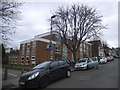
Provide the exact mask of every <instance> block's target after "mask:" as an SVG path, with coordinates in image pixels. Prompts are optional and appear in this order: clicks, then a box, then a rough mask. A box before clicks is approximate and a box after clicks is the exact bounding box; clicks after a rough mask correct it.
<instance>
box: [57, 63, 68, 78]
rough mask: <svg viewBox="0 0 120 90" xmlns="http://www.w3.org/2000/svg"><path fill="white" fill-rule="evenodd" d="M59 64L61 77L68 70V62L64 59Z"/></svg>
mask: <svg viewBox="0 0 120 90" xmlns="http://www.w3.org/2000/svg"><path fill="white" fill-rule="evenodd" d="M59 65H60V75H61V76H60V77H62V76H64V75H65V73H66V72H67V65H66V62H64V61H59Z"/></svg>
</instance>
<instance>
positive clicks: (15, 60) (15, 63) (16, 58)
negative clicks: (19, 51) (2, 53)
mask: <svg viewBox="0 0 120 90" xmlns="http://www.w3.org/2000/svg"><path fill="white" fill-rule="evenodd" d="M15 64H17V56H16V57H15Z"/></svg>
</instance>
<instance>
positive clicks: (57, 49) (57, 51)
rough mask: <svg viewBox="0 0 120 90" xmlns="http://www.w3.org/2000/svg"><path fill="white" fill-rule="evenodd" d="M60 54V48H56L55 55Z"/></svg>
mask: <svg viewBox="0 0 120 90" xmlns="http://www.w3.org/2000/svg"><path fill="white" fill-rule="evenodd" d="M60 52H61V50H60V46H56V47H55V53H58V54H60Z"/></svg>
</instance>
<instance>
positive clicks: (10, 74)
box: [2, 72, 18, 77]
mask: <svg viewBox="0 0 120 90" xmlns="http://www.w3.org/2000/svg"><path fill="white" fill-rule="evenodd" d="M2 73H5V72H2ZM8 74H9V75H11V76H15V77H17V76H18V75H15V74H12V73H8Z"/></svg>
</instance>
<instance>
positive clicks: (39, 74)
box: [19, 60, 71, 88]
mask: <svg viewBox="0 0 120 90" xmlns="http://www.w3.org/2000/svg"><path fill="white" fill-rule="evenodd" d="M70 76H71V71H70V68H69V65H68V64H67V63H66V62H65V61H63V60H51V61H46V62H43V63H41V64H38V65H37V66H35V67H34V68H33V69H32V70H31V71H30V72H26V73H24V74H22V75H21V76H20V79H19V86H20V87H22V88H36V87H41V88H45V87H47V86H48V84H49V82H51V81H53V80H56V79H58V78H60V77H70Z"/></svg>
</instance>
